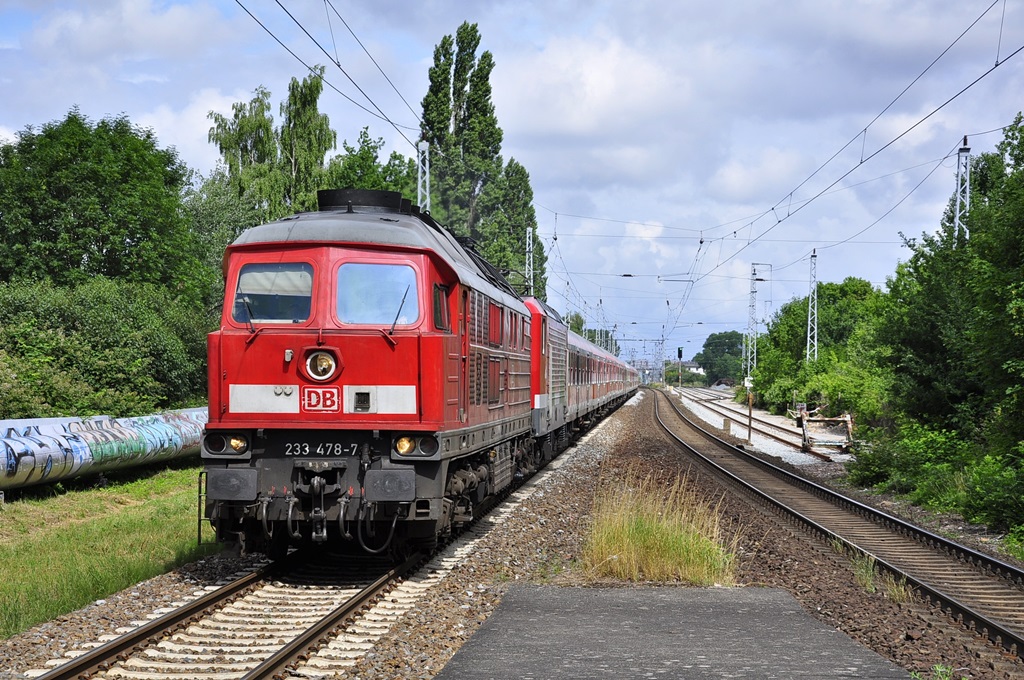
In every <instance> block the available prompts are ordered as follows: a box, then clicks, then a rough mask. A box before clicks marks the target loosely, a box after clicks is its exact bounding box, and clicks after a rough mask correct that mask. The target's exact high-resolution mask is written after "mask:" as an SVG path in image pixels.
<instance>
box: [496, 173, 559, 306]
mask: <svg viewBox="0 0 1024 680" xmlns="http://www.w3.org/2000/svg"><path fill="white" fill-rule="evenodd" d="M480 203H481V205H482V206H483V210H482V212H483V214H484V216H483V217H482V218H481V223H480V226H479V233H480V236H481V241H480V245H479V247H480V254H481V255H483V256H484V259H486V260H487V261H488V262H490V263H491V264H493V265H494V266H495V267H497V268H498V269H499V270H500V271H501V272H502V273H503V274H504V275H505V278H507V279H508V281H509V283H511V284H512V285H513V286H514V287H515V288H516V289H517V290H519V291H520V292H521V293H523V294H524V295H525V294H527V293H529V289H530V286H529V282H528V281H527V278H526V277H527V272H526V244H527V239H530V240H532V241H533V295H534V296H535V297H537V298H539V299H541V300H546V299H547V274H546V268H545V265H546V263H547V255H546V254H545V252H544V243H543V242H542V241H541V239H540V236H539V235H538V234H537V212H536V210H535V209H534V207H533V187H531V186H530V173H528V172H527V171H526V168H524V167H523V166H522V165H520V164H519V163H518V162H516V160H515V159H514V158H511V159H509V161H508V165H506V166H505V169H504V170H503V171H502V173H501V175H500V177H498V179H497V181H495V182H493V183H491V184H490V185H488V187H487V189H486V190H485V192H484V195H483V198H482V199H481V202H480Z"/></svg>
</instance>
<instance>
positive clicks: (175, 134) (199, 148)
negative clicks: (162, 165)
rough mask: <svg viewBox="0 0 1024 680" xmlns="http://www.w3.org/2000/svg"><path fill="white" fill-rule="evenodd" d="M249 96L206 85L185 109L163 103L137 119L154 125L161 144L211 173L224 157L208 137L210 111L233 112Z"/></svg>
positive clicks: (139, 121)
mask: <svg viewBox="0 0 1024 680" xmlns="http://www.w3.org/2000/svg"><path fill="white" fill-rule="evenodd" d="M246 98H247V95H246V94H245V93H242V92H233V93H230V94H225V93H222V92H220V91H219V90H216V89H213V88H204V89H202V90H197V91H195V92H193V93H192V95H191V96H190V97H189V100H188V103H187V104H186V105H185V106H184V107H183V108H180V109H175V108H172V107H170V106H168V105H166V104H161V105H160V106H157V107H156V108H155V109H153V110H151V111H149V112H146V113H142V114H140V115H138V116H136V117H135V119H134V122H135V123H136V124H138V125H140V126H142V127H148V128H152V129H153V132H154V133H155V134H156V137H157V139H158V140H159V143H160V146H163V147H167V146H173V147H174V148H175V149H176V150H177V151H178V155H179V156H180V157H181V158H182V160H184V161H185V162H186V163H188V165H189V166H190V167H192V168H194V169H196V170H199V171H200V172H202V173H203V174H207V173H209V171H210V170H212V169H213V167H214V166H215V165H216V163H217V161H218V160H219V158H220V154H219V153H218V152H217V148H216V147H215V146H214V145H213V144H210V143H209V141H208V140H207V134H208V132H209V130H210V125H211V123H210V120H209V118H207V114H208V113H209V112H210V111H217V112H219V113H225V114H229V113H230V112H231V105H232V104H233V103H234V102H237V101H242V100H244V99H246Z"/></svg>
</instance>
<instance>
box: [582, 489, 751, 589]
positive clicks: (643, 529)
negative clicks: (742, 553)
mask: <svg viewBox="0 0 1024 680" xmlns="http://www.w3.org/2000/svg"><path fill="white" fill-rule="evenodd" d="M734 552H735V543H734V542H729V541H727V540H726V539H725V537H724V534H723V531H722V528H721V525H720V522H719V508H718V505H717V503H715V502H711V501H708V500H706V499H704V498H702V497H700V496H698V495H697V494H695V493H694V492H693V490H692V489H690V488H689V485H688V480H687V479H686V478H685V477H680V478H677V479H676V480H675V481H674V482H673V483H671V484H669V485H667V486H666V485H664V484H662V483H659V482H657V481H656V480H655V479H654V478H653V477H652V476H646V477H641V476H640V474H639V473H637V472H636V471H631V472H629V473H628V474H627V476H626V479H625V480H623V481H614V482H613V481H611V480H607V479H606V480H603V481H602V483H601V484H600V485H599V487H598V490H597V492H596V495H595V499H594V511H593V523H592V525H591V527H590V533H589V535H588V538H587V541H586V546H585V548H584V552H583V558H582V564H583V567H584V569H585V570H586V572H587V573H589V574H590V575H591V576H592V577H594V578H615V579H621V580H625V581H678V582H683V583H692V584H696V585H712V584H730V583H732V582H733V579H734V567H735V564H734Z"/></svg>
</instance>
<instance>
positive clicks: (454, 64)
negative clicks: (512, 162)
mask: <svg viewBox="0 0 1024 680" xmlns="http://www.w3.org/2000/svg"><path fill="white" fill-rule="evenodd" d="M479 46H480V32H479V30H478V29H477V25H476V24H470V23H468V22H464V23H463V24H462V25H461V26H459V29H458V31H456V34H455V38H454V40H453V39H452V37H451V36H450V35H446V36H444V38H442V39H441V42H440V43H438V45H437V46H436V47H435V49H434V65H433V66H432V67H431V69H430V71H429V74H428V75H429V79H430V86H429V89H428V91H427V94H426V95H425V96H424V97H423V128H422V137H423V139H425V140H426V141H428V142H429V143H430V144H431V148H432V150H433V152H432V153H431V170H432V173H433V187H432V188H433V189H434V190H435V192H436V195H437V197H438V200H437V201H432V203H434V204H435V205H436V208H435V213H436V215H437V216H438V217H439V218H440V219H441V220H442V221H443V222H446V223H447V224H448V225H449V226H450V227H451V228H452V229H453V230H454V231H455V232H456V233H457V234H460V235H468V236H470V237H472V238H474V239H477V240H479V238H480V233H479V230H478V227H479V224H480V222H481V220H482V218H483V217H484V215H483V214H482V211H481V207H482V206H481V205H480V201H481V196H482V195H483V193H484V191H485V189H486V187H487V185H488V183H490V182H493V181H495V180H496V179H497V178H498V177H500V175H501V172H502V165H503V164H502V158H501V141H502V131H501V128H500V127H498V119H497V116H496V115H495V112H494V103H493V102H492V101H491V83H490V77H491V72H492V71H493V70H494V57H493V56H492V55H491V53H490V52H487V51H485V52H483V53H482V54H481V55H480V57H479V58H477V56H476V52H477V48H478V47H479Z"/></svg>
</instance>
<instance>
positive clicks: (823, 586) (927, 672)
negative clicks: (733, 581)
mask: <svg viewBox="0 0 1024 680" xmlns="http://www.w3.org/2000/svg"><path fill="white" fill-rule="evenodd" d="M650 408H651V399H650V397H648V398H646V399H644V398H642V395H638V397H635V398H634V399H633V400H631V401H630V403H629V404H627V405H626V406H624V407H623V408H621V409H619V411H618V412H616V413H615V414H614V415H613V416H611V417H609V418H608V419H607V420H606V421H605V422H604V423H603V424H602V425H601V426H600V427H598V428H597V429H595V430H594V431H592V432H591V433H589V434H588V435H587V436H586V437H584V438H583V439H582V440H581V441H580V443H578V444H577V445H576V446H575V447H573V448H572V449H570V450H569V451H567V452H566V453H565V454H563V456H565V457H566V462H565V463H564V464H563V465H562V467H561V468H559V469H558V470H556V471H554V472H551V473H550V474H549V475H548V476H546V477H545V478H544V479H543V480H542V481H541V482H540V483H539V484H538V489H537V491H536V492H535V493H534V494H533V495H532V496H531V497H530V498H529V499H527V500H526V501H525V502H524V503H523V504H522V505H520V507H519V508H517V509H516V510H515V511H514V512H513V513H511V514H510V516H509V518H508V519H507V520H506V521H505V522H504V523H502V524H500V525H499V526H497V527H496V528H495V529H494V530H492V531H491V532H490V533H489V534H487V536H486V537H484V538H483V539H482V540H481V543H480V545H479V547H478V548H477V549H476V550H475V551H473V552H472V553H471V554H470V556H469V557H468V558H467V559H466V560H465V561H464V562H463V563H462V564H460V565H459V566H458V567H456V568H455V569H454V571H453V572H452V573H451V574H450V575H449V576H448V578H447V579H445V580H444V581H442V582H441V583H440V584H439V585H438V586H435V587H434V588H433V589H431V590H430V591H428V593H427V594H426V595H425V596H424V597H423V599H422V600H421V601H420V605H419V606H418V607H417V608H416V609H415V610H414V611H413V612H410V613H409V614H407V615H406V616H405V617H404V618H403V619H402V620H400V621H399V622H397V623H396V624H395V625H394V626H393V628H392V630H391V632H390V633H389V634H388V635H387V636H386V638H385V639H383V640H381V641H380V642H378V644H377V645H376V646H375V648H374V649H373V650H372V651H371V652H370V653H368V654H367V655H366V656H365V657H364V658H363V659H362V660H361V661H360V662H359V663H358V664H357V665H356V666H354V667H353V668H352V669H351V671H349V672H348V673H347V674H345V675H342V676H337V677H341V678H353V679H354V678H359V679H360V680H369V679H385V678H387V679H392V678H431V677H433V676H434V674H436V673H437V672H438V671H439V670H440V669H441V668H442V667H443V666H444V664H445V663H446V662H447V661H448V659H450V658H451V656H452V655H453V654H454V653H455V652H456V651H457V650H458V648H459V647H460V646H461V645H462V644H463V643H464V642H465V641H466V640H468V639H469V638H470V637H471V636H472V635H473V633H474V632H475V631H476V629H477V628H478V627H479V626H480V624H481V623H482V622H483V621H485V620H486V619H487V617H488V616H490V614H491V613H492V612H493V611H494V609H495V608H496V607H497V605H498V603H499V602H500V600H501V597H502V595H503V593H504V592H505V591H506V589H507V588H508V587H509V585H510V584H512V583H516V582H525V581H531V582H544V583H551V584H558V585H565V586H567V587H578V586H584V585H593V584H592V583H590V582H588V581H586V579H585V578H584V576H583V575H582V574H581V573H580V571H579V570H578V568H577V567H576V559H577V557H578V555H579V554H580V552H581V550H582V537H583V536H584V534H585V530H586V527H587V525H588V521H589V514H590V507H591V498H592V495H593V490H594V488H595V486H596V484H597V482H598V478H599V476H601V477H606V478H608V477H611V478H614V476H615V475H620V474H623V473H624V471H625V470H627V469H630V468H634V469H635V468H636V467H637V466H639V467H640V469H643V470H647V471H649V472H651V473H652V474H655V475H656V476H657V477H658V478H659V479H663V480H665V482H666V483H668V482H669V481H670V480H673V479H675V478H676V476H677V475H679V473H680V472H682V471H685V470H686V469H687V468H688V464H686V463H685V462H683V461H682V459H681V458H680V457H679V454H677V453H675V452H674V451H673V450H672V449H671V448H670V447H669V446H668V445H667V444H666V443H665V442H664V440H663V439H662V438H661V437H660V435H658V434H657V432H655V431H654V428H653V426H652V425H651V421H650ZM836 465H838V464H832V465H829V464H817V465H807V466H801V467H800V470H801V471H802V472H803V473H804V474H814V475H820V476H821V478H822V479H825V480H828V479H831V478H835V477H836V475H837V473H838V472H839V470H837V469H836V467H835V466H836ZM840 468H841V466H840ZM688 479H689V483H690V485H691V487H692V489H693V492H694V493H697V494H702V495H704V496H706V497H708V498H717V497H720V496H722V492H721V489H720V488H719V487H717V486H716V484H715V482H713V481H712V480H710V479H707V478H704V477H703V476H701V475H699V474H694V473H693V472H692V471H691V472H690V474H689V475H688ZM868 500H873V501H874V502H875V503H877V502H879V501H878V499H868ZM880 502H882V503H894V502H893V501H891V500H885V499H883V500H881V501H880ZM721 508H722V512H723V526H724V527H726V528H727V531H728V532H729V533H730V534H732V535H736V536H738V537H739V540H738V546H739V549H738V551H737V567H738V570H737V581H738V583H739V585H741V586H770V587H778V588H783V589H786V590H788V591H789V592H791V593H792V594H793V596H794V597H795V598H796V599H797V600H798V601H799V602H800V603H801V604H802V605H803V606H804V608H805V609H806V610H807V611H808V612H809V613H810V614H811V615H812V616H814V617H815V618H817V619H819V620H820V621H822V622H823V623H824V624H825V625H828V626H830V627H834V628H836V629H838V630H841V631H843V632H845V633H846V634H848V635H850V636H851V637H852V638H854V639H855V640H858V641H859V642H861V643H862V644H864V645H865V646H867V647H870V648H871V649H873V650H875V651H876V652H878V653H879V654H881V655H882V656H884V657H886V658H888V659H890V660H892V661H893V662H895V663H896V664H898V665H900V666H902V667H903V668H906V669H907V670H908V671H912V672H917V673H920V674H921V676H922V677H926V678H928V677H932V675H933V671H932V669H933V667H934V666H936V665H942V666H945V667H947V668H950V669H953V670H954V672H953V675H952V677H956V678H960V677H968V678H1010V677H1021V676H1024V664H1021V663H1020V662H1019V661H1018V660H1017V659H1016V658H1015V657H1011V656H1009V655H1007V654H1005V653H1003V652H1002V651H1000V650H999V649H997V648H995V647H994V646H992V645H990V644H988V643H987V642H985V641H983V640H981V639H979V638H978V637H976V636H974V635H972V634H970V633H969V632H967V631H964V630H963V629H962V628H961V627H960V626H958V625H956V624H953V623H951V622H949V621H948V620H947V619H946V618H945V617H943V616H942V615H941V614H938V613H935V612H933V611H931V610H930V609H929V608H928V607H927V606H925V605H923V604H921V603H918V602H909V603H903V604H898V603H894V602H892V601H890V600H888V599H887V598H886V597H885V596H884V595H883V594H881V593H868V592H866V591H865V590H864V588H862V587H861V586H859V585H857V583H856V581H855V579H854V577H853V571H852V569H851V566H850V564H849V562H848V561H847V560H846V558H844V557H842V556H840V555H838V554H836V553H835V552H833V551H832V550H831V549H830V548H828V547H827V546H824V545H822V544H819V543H818V542H817V541H815V540H812V539H810V538H808V537H807V536H805V535H803V534H801V533H798V532H795V530H791V529H789V528H788V527H785V526H782V525H780V524H779V523H778V522H777V520H775V519H774V518H773V517H771V516H768V515H766V514H764V513H763V512H761V511H760V510H757V509H754V508H752V507H751V506H749V505H748V504H747V503H746V502H745V501H743V500H742V499H738V498H735V497H730V496H724V497H722V498H721ZM888 510H889V511H890V512H891V513H892V514H898V513H899V512H900V511H901V510H906V509H905V508H902V509H901V508H900V507H899V506H898V505H895V504H894V505H893V506H892V507H889V508H888ZM909 512H910V513H911V514H914V515H915V519H917V520H918V521H919V523H920V519H921V515H923V513H922V512H921V511H919V510H911V511H909ZM930 517H931V519H930V520H929V521H933V522H935V523H937V524H938V525H939V526H943V527H945V531H946V533H950V534H955V535H957V536H960V535H963V537H964V538H965V540H964V541H962V542H966V543H972V545H982V546H983V547H987V548H988V550H989V551H990V552H991V551H993V550H996V549H997V548H998V542H997V541H996V540H994V539H993V538H992V537H987V536H985V535H983V534H979V533H978V532H976V531H971V530H969V528H967V530H966V531H963V532H958V531H957V530H956V527H958V526H961V527H962V522H953V521H952V520H951V519H950V518H943V517H934V516H930ZM1004 559H1005V557H1004ZM256 562H257V560H256V559H254V558H238V557H232V556H230V555H226V554H225V555H219V556H216V557H212V558H207V559H205V560H201V561H199V562H196V563H193V564H190V565H187V566H186V567H183V568H181V569H178V570H175V571H174V572H171V573H169V574H166V575H164V576H160V577H157V578H154V579H150V580H149V581H146V582H144V583H141V584H138V585H137V586H135V587H134V588H131V589H129V590H127V591H124V592H122V593H118V594H117V595H114V596H111V597H109V598H107V599H106V600H105V601H101V602H97V603H94V604H92V605H90V606H88V607H86V608H84V609H82V610H79V611H77V612H73V613H71V614H68V615H67V616H63V617H61V618H59V619H57V620H54V621H51V622H50V623H47V624H44V625H42V626H38V627H36V628H34V629H32V630H30V631H27V632H26V633H23V634H21V635H18V636H15V637H13V638H11V639H9V640H6V641H2V642H0V668H2V669H5V671H6V672H4V671H0V678H4V679H6V678H15V679H20V678H23V677H25V676H24V675H22V673H23V672H24V671H25V670H27V669H29V668H39V667H42V666H43V665H44V664H45V662H46V660H47V659H50V658H54V657H57V656H60V655H61V654H63V652H65V651H67V650H69V649H73V648H75V647H77V646H78V645H79V644H80V643H83V642H87V641H90V640H95V639H96V638H97V637H98V636H99V635H101V634H104V633H112V632H113V631H114V630H115V629H116V628H118V627H119V626H123V625H126V624H127V623H128V622H130V621H133V620H138V619H141V618H144V617H145V615H146V614H148V613H149V612H151V611H153V610H154V609H156V608H158V607H161V606H165V605H168V604H170V603H171V602H174V601H176V600H178V599H179V598H180V597H181V595H182V594H183V593H190V592H192V591H194V590H196V589H197V588H199V587H202V586H205V585H212V584H215V583H217V582H218V581H220V580H222V579H224V578H228V577H229V576H230V575H231V574H233V573H235V572H237V571H239V570H241V569H244V568H249V567H251V566H253V565H254V564H256ZM598 585H602V586H609V587H629V586H628V585H627V584H621V583H601V584H598ZM644 585H651V584H644Z"/></svg>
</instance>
